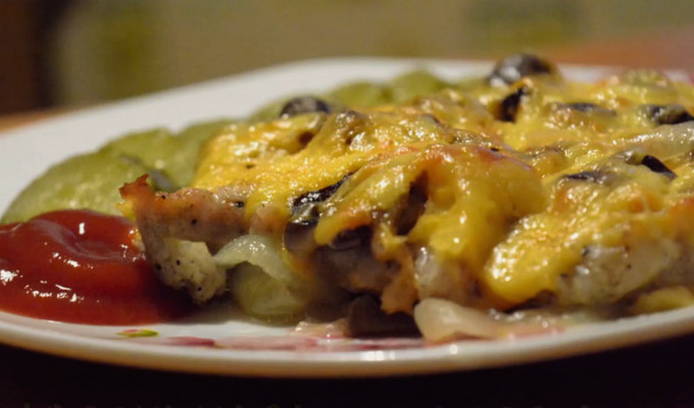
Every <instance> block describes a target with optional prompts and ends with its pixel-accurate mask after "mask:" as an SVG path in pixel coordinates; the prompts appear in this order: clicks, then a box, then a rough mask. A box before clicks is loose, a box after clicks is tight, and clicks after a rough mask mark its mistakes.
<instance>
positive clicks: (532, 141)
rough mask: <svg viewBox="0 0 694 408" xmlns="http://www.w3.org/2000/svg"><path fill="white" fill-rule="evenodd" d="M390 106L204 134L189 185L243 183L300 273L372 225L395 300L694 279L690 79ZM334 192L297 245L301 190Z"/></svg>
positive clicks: (509, 90) (596, 298)
mask: <svg viewBox="0 0 694 408" xmlns="http://www.w3.org/2000/svg"><path fill="white" fill-rule="evenodd" d="M382 102H384V103H382V104H378V105H376V106H371V107H352V108H344V109H337V110H336V111H333V112H331V113H326V112H308V113H304V114H298V115H293V116H286V115H285V116H282V117H279V118H277V119H274V120H268V121H260V122H240V123H236V124H233V125H230V126H228V127H227V128H226V129H225V131H224V132H222V133H221V134H219V135H218V136H216V137H215V138H213V139H212V140H211V141H209V142H208V143H207V145H206V146H205V147H204V149H203V151H202V153H201V158H200V162H199V165H198V168H197V173H196V176H195V179H194V181H193V183H192V186H193V187H196V188H201V189H206V190H216V189H219V188H224V187H228V186H233V187H234V188H235V189H237V190H238V191H240V192H241V193H240V194H241V195H242V196H243V198H244V204H245V207H244V211H245V214H246V217H247V219H248V220H250V222H251V225H253V219H254V218H257V217H258V214H263V213H267V212H268V211H269V212H271V213H272V217H273V222H272V223H270V224H271V225H270V226H265V227H264V229H265V233H267V234H269V235H271V236H273V237H274V238H275V239H276V240H277V241H278V242H279V243H280V244H281V246H282V248H283V251H284V253H285V254H286V255H287V256H288V257H289V258H291V259H292V260H293V261H292V262H294V264H295V265H301V267H302V268H309V269H311V268H314V269H320V268H321V267H324V265H323V266H321V264H320V263H318V264H317V263H312V262H311V260H310V258H311V257H314V256H316V254H317V253H319V252H320V251H321V249H320V248H326V250H330V248H334V247H336V246H337V244H335V242H336V240H340V239H341V237H342V238H343V237H344V236H345V234H347V233H349V232H350V231H358V230H359V229H360V228H363V227H366V228H368V229H369V231H370V232H369V234H370V235H368V244H367V246H368V249H369V250H370V256H372V257H373V258H374V259H375V261H377V262H379V263H381V264H385V265H391V266H389V267H388V269H387V272H384V276H385V281H384V283H378V284H374V285H375V286H374V285H372V286H368V285H367V286H368V291H374V290H375V291H377V292H379V294H380V295H381V301H382V307H383V309H384V310H385V311H387V312H397V311H411V310H412V306H413V304H415V303H416V302H417V300H418V299H423V298H426V297H443V298H447V299H450V300H454V301H456V302H458V303H460V304H466V305H473V306H478V307H497V308H509V307H515V306H518V305H523V304H526V303H527V302H531V301H533V300H541V301H543V302H545V303H550V304H558V305H567V306H572V305H603V304H614V303H617V302H620V301H622V300H624V299H627V298H629V296H632V295H633V294H635V293H636V294H639V293H643V292H644V291H647V290H648V289H649V288H655V287H662V286H667V285H672V286H673V287H674V286H677V285H682V286H683V287H686V286H688V285H690V284H691V283H694V271H692V273H689V266H690V265H689V263H688V262H691V261H690V257H689V256H688V255H687V254H688V252H689V251H691V249H692V248H693V247H692V245H694V228H692V227H691V225H692V224H691V221H692V215H693V213H692V210H693V208H694V164H693V163H694V162H693V161H692V152H694V125H692V124H693V123H694V122H691V121H689V119H688V116H687V115H689V116H691V114H690V112H694V88H693V87H692V86H691V85H689V84H684V83H677V82H673V81H672V80H670V79H668V78H667V77H666V76H664V75H662V74H660V73H657V72H652V71H627V72H624V73H621V74H617V75H613V76H611V77H609V78H607V79H605V80H603V81H600V82H598V83H595V84H585V83H576V82H572V81H568V80H566V79H564V78H563V77H562V76H561V75H560V74H559V73H558V72H548V73H539V74H537V75H524V76H521V77H520V78H518V80H516V81H513V82H512V83H501V84H499V83H498V81H497V83H495V82H494V81H491V80H489V79H480V80H475V81H466V82H463V83H461V84H460V85H458V86H449V87H446V88H444V89H442V90H439V91H437V92H435V93H433V94H429V95H419V96H416V97H413V98H410V99H408V100H406V101H404V102H398V103H393V102H392V101H387V100H386V101H382ZM678 115H679V116H678ZM679 122H684V123H679ZM331 186H332V187H331ZM327 188H334V190H335V191H334V192H333V193H332V194H331V195H329V197H325V198H324V199H321V200H320V202H316V203H315V204H316V205H315V208H311V210H312V211H313V213H312V217H314V218H315V220H314V221H315V225H312V229H311V230H310V234H311V235H312V242H313V246H312V247H310V248H309V250H307V251H305V252H303V253H300V254H299V253H296V251H288V250H287V246H289V245H288V243H287V242H286V240H287V239H288V238H286V230H287V229H288V227H287V226H288V225H289V224H291V223H292V222H295V221H296V220H297V219H299V218H301V217H302V216H303V215H301V214H298V213H297V211H298V210H297V205H298V204H297V203H299V202H300V201H301V200H300V199H301V197H305V196H306V195H307V194H311V193H312V192H316V191H319V192H320V191H322V189H327ZM417 194H418V195H419V196H421V199H420V200H419V201H416V200H415V199H414V198H416V197H418V196H417ZM413 197H414V198H413ZM413 200H414V201H413ZM304 215H305V214H304ZM251 228H253V227H251ZM260 229H261V230H262V229H263V228H260ZM283 234H284V235H283ZM392 265H394V266H392ZM315 273H316V274H320V272H319V271H315ZM352 282H354V280H353V281H352ZM379 282H380V281H379ZM352 285H353V286H358V285H357V284H356V283H352ZM363 285H365V284H363ZM673 293H678V296H679V297H680V298H686V302H689V301H690V300H688V299H689V298H688V297H686V296H684V295H682V294H681V293H680V292H678V291H677V290H674V292H673ZM687 293H689V292H687ZM546 294H549V298H547V296H546ZM658 296H660V297H662V296H663V295H662V293H661V294H660V295H658ZM660 297H658V298H653V299H655V300H648V299H646V300H642V301H641V302H640V303H638V305H639V306H638V307H640V308H641V309H643V308H645V307H646V306H643V305H647V304H649V302H650V303H653V304H655V303H658V304H659V305H660V304H663V303H667V302H665V301H662V300H660ZM548 299H549V300H548ZM682 302H685V301H682ZM682 302H680V303H682ZM674 303H677V302H674Z"/></svg>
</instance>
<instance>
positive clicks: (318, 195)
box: [292, 174, 350, 211]
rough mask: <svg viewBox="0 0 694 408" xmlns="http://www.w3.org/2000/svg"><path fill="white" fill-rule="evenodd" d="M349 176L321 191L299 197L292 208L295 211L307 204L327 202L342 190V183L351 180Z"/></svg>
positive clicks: (310, 192)
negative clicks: (339, 189)
mask: <svg viewBox="0 0 694 408" xmlns="http://www.w3.org/2000/svg"><path fill="white" fill-rule="evenodd" d="M349 176H350V174H348V175H346V176H344V177H343V178H341V179H340V181H338V182H337V183H335V184H332V185H329V186H327V187H323V188H321V189H320V190H316V191H309V192H308V193H304V194H302V195H300V196H299V197H297V198H296V199H294V202H293V203H292V208H293V209H294V211H295V210H296V209H297V208H299V207H302V206H304V205H306V204H313V203H320V202H323V201H325V200H327V199H328V198H330V197H331V196H332V195H333V194H335V192H336V191H337V189H338V188H340V186H341V185H342V183H344V182H345V180H347V179H348V178H349Z"/></svg>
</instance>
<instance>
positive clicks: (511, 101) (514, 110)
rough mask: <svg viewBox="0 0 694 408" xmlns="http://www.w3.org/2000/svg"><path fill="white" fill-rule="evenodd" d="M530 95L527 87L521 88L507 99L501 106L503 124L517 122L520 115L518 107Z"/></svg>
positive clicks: (500, 114) (500, 117) (500, 112)
mask: <svg viewBox="0 0 694 408" xmlns="http://www.w3.org/2000/svg"><path fill="white" fill-rule="evenodd" d="M528 94H530V91H529V90H528V88H527V87H524V86H523V87H520V88H518V89H517V90H516V91H515V92H513V93H512V94H510V95H508V96H507V97H505V98H504V99H503V100H502V101H501V104H500V105H499V115H498V117H499V120H501V121H503V122H515V121H516V115H517V114H518V107H519V106H520V104H521V102H522V101H523V97H524V96H526V95H528Z"/></svg>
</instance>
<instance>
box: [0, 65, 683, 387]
mask: <svg viewBox="0 0 694 408" xmlns="http://www.w3.org/2000/svg"><path fill="white" fill-rule="evenodd" d="M375 65H379V66H381V67H385V66H390V71H389V72H404V71H406V70H407V69H408V68H410V69H411V68H417V67H426V68H431V67H437V66H438V67H445V68H446V69H452V67H459V68H465V69H466V70H467V71H468V72H472V71H478V72H479V73H482V72H484V70H488V69H489V67H491V65H492V62H491V61H483V60H460V59H428V58H384V57H339V58H317V59H307V60H300V61H293V62H289V63H284V64H279V65H274V66H270V67H266V68H261V69H257V70H253V71H248V72H244V73H240V74H236V75H232V76H229V77H224V78H218V79H213V80H209V81H205V82H202V83H198V84H193V85H188V86H184V87H180V88H175V89H170V90H165V91H160V92H156V93H154V94H148V95H144V96H139V97H135V98H129V99H126V100H121V101H117V102H110V103H107V104H104V105H100V106H96V107H92V108H87V109H84V110H79V111H76V112H73V113H67V114H62V115H60V116H58V117H55V118H50V119H46V120H42V121H40V122H39V123H36V124H32V125H28V126H23V127H18V128H13V129H10V130H8V131H4V132H1V133H0V147H2V146H5V145H7V144H8V143H9V142H8V141H10V140H12V141H16V140H18V139H19V138H22V137H27V135H33V137H41V135H42V133H43V132H48V131H49V130H50V129H52V128H58V129H62V131H64V130H65V129H69V128H70V125H71V124H73V123H74V122H75V121H78V122H79V121H82V122H85V123H86V124H82V128H84V126H86V127H87V128H88V127H89V126H93V123H94V120H96V121H97V122H98V121H99V120H100V118H103V117H106V116H108V115H110V114H112V113H114V112H115V113H117V114H118V115H125V116H127V115H128V114H129V112H132V111H133V108H137V107H138V106H146V107H148V108H147V109H156V107H157V106H165V105H166V103H161V101H162V98H164V99H167V98H178V99H182V98H183V99H185V98H192V99H195V97H200V95H205V94H206V93H210V92H212V93H213V94H214V92H215V89H217V88H219V87H220V86H221V87H224V86H227V87H230V88H233V87H234V86H235V87H237V88H239V87H241V88H242V87H243V83H244V81H255V80H257V79H258V78H264V77H273V76H282V73H283V72H285V73H286V72H292V73H296V72H301V71H302V70H303V71H311V70H316V69H317V70H321V69H326V70H327V71H331V72H332V70H335V69H337V68H336V67H342V69H344V67H345V66H350V67H356V66H360V67H362V68H364V67H368V66H375ZM559 66H560V69H561V70H562V71H563V72H566V73H567V76H572V75H571V72H591V73H592V75H593V76H597V75H600V74H605V73H609V72H612V71H614V70H615V69H619V68H618V67H609V66H596V65H573V64H559ZM364 70H368V69H364ZM384 71H388V70H384ZM435 71H436V72H437V73H438V70H435ZM670 72H675V73H682V71H670ZM682 74H683V73H682ZM379 75H380V74H379ZM358 77H359V76H358V75H357V76H355V79H356V78H358ZM389 77H392V75H390V76H389ZM383 79H385V78H383ZM342 82H344V81H343V80H336V81H334V83H333V86H335V85H337V84H339V83H342ZM290 93H291V91H289V92H283V91H280V93H279V94H273V95H268V98H267V100H271V99H275V98H277V97H281V96H282V95H284V94H290ZM191 95H192V96H191ZM182 106H185V102H183V105H182ZM257 107H259V106H254V107H253V108H257ZM202 119H203V118H185V119H182V120H177V121H170V123H165V124H164V125H166V126H169V127H174V128H176V127H177V126H179V127H180V126H182V125H183V122H187V123H194V122H195V121H196V120H202ZM208 119H209V118H208ZM159 125H160V123H159V122H156V120H155V121H154V122H153V123H150V126H159ZM77 128H78V129H79V128H80V127H79V126H77ZM112 136H113V135H110V136H108V137H104V139H106V138H111V137H112ZM76 137H77V136H76ZM79 137H83V136H79ZM17 143H20V142H17ZM100 143H101V142H93V143H91V144H92V145H98V144H100ZM25 144H26V143H25ZM10 145H11V144H10ZM92 147H95V146H92ZM74 153H77V152H74ZM0 190H1V189H0ZM7 204H8V203H7V202H0V207H2V208H0V210H2V211H4V209H3V208H4V206H5V205H7ZM6 315H9V314H7V313H4V312H0V343H4V344H7V345H10V346H14V347H18V348H23V349H27V350H32V351H38V352H43V353H48V354H52V355H56V356H60V357H68V358H74V359H79V360H87V361H92V362H99V363H109V364H115V365H120V366H127V367H137V368H146V369H155V370H165V371H175V372H188V373H198V374H222V375H242V376H253V377H273V378H276V377H284V378H317V377H320V378H331V377H333V378H334V377H382V376H389V375H412V374H430V373H442V372H450V371H460V370H476V369H482V368H491V367H500V366H509V365H516V364H524V363H529V362H539V361H546V360H550V359H557V358H564V357H569V356H577V355H583V354H587V353H594V352H599V351H604V350H610V349H614V348H618V347H626V346H631V345H635V344H640V343H644V342H649V341H654V340H659V339H665V338H669V337H674V336H677V335H681V334H685V333H689V332H693V331H694V309H693V308H685V309H679V310H674V311H669V312H662V313H659V314H653V315H648V316H637V317H631V318H625V319H620V320H617V321H611V322H604V323H597V324H591V325H588V326H585V327H582V328H578V329H575V330H574V329H572V330H570V331H567V332H564V333H558V334H549V335H540V336H537V337H532V338H523V339H518V340H495V341H492V343H490V341H470V340H467V341H458V342H453V343H448V344H445V345H438V346H433V347H431V348H425V349H409V350H407V349H403V350H371V351H348V352H344V351H342V352H336V351H327V352H326V351H321V352H313V353H312V352H301V351H291V352H289V351H286V352H285V351H247V350H244V351H239V350H225V349H209V348H204V349H203V348H183V347H176V346H170V345H154V344H147V345H142V344H140V343H133V342H127V341H121V340H118V339H110V338H98V337H90V336H85V335H78V334H70V333H66V332H60V331H54V330H47V328H45V327H43V328H42V324H40V323H37V321H39V322H46V325H47V326H48V327H50V326H51V324H52V323H48V322H50V321H41V320H40V319H31V318H26V317H21V316H16V315H12V318H11V319H7V318H6ZM22 319H28V320H27V322H29V321H30V322H32V324H33V326H36V325H37V324H38V326H39V327H32V325H29V324H23V323H21V321H22ZM15 320H18V321H19V323H17V322H13V321H15ZM57 324H58V325H61V326H64V325H68V326H69V324H64V323H57ZM104 327H110V326H104ZM588 327H591V328H593V331H590V329H587V328H588ZM654 328H655V329H657V330H653V329H654ZM568 346H570V347H568ZM475 348H477V349H478V350H475ZM480 348H481V350H482V351H480V350H479V349H480ZM461 349H462V350H463V351H461ZM471 349H472V350H473V351H470V350H471ZM421 350H426V351H427V352H426V353H424V354H432V355H426V356H424V357H422V351H421ZM485 350H486V351H485ZM268 354H269V355H270V356H271V357H272V358H261V355H266V356H267V355H268ZM219 356H222V357H223V358H219Z"/></svg>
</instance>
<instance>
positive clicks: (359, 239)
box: [328, 225, 372, 251]
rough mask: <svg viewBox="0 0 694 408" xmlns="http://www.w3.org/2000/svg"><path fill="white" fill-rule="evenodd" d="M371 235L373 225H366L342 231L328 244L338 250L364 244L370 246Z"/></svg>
mask: <svg viewBox="0 0 694 408" xmlns="http://www.w3.org/2000/svg"><path fill="white" fill-rule="evenodd" d="M371 235H372V231H371V227H370V226H368V225H364V226H361V227H359V228H356V229H353V230H347V231H342V232H340V233H339V234H337V237H335V239H333V242H331V243H330V244H329V245H328V246H329V247H330V248H331V249H334V250H336V251H346V250H348V249H352V248H358V247H362V246H364V247H365V246H368V243H369V242H370V241H371Z"/></svg>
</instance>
